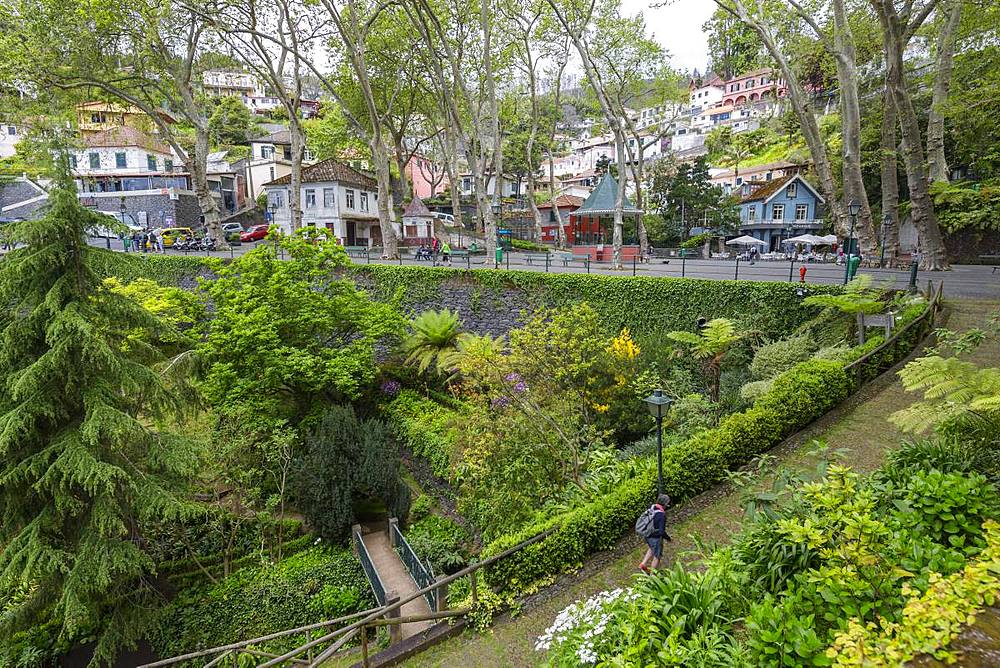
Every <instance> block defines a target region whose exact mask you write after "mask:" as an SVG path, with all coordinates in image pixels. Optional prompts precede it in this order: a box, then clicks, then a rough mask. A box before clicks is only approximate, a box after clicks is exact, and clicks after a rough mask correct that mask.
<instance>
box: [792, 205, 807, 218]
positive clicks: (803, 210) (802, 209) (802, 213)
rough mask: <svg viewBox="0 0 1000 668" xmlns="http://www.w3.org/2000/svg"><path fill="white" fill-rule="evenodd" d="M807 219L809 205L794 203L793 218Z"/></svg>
mask: <svg viewBox="0 0 1000 668" xmlns="http://www.w3.org/2000/svg"><path fill="white" fill-rule="evenodd" d="M808 219H809V205H808V204H796V205H795V220H808Z"/></svg>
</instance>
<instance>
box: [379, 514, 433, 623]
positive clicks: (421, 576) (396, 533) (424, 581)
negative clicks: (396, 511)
mask: <svg viewBox="0 0 1000 668" xmlns="http://www.w3.org/2000/svg"><path fill="white" fill-rule="evenodd" d="M389 540H390V541H392V547H393V549H395V550H396V553H397V554H398V555H399V559H400V561H402V562H403V565H404V566H406V570H407V572H409V574H410V577H411V578H413V581H414V582H415V583H416V584H417V588H419V589H424V588H425V587H429V586H431V585H432V584H434V583H435V578H434V569H433V568H431V565H430V563H424V562H423V561H421V560H420V557H419V556H418V555H417V553H416V552H414V551H413V548H412V547H411V546H410V543H409V541H407V540H406V536H404V535H403V532H402V531H400V529H399V520H398V519H396V518H395V517H392V518H390V519H389ZM440 595H441V592H440V590H438V589H432V590H430V591H429V592H427V593H426V594H424V598H425V599H427V605H428V606H429V607H430V609H431V611H435V610H437V609H438V597H439V596H440Z"/></svg>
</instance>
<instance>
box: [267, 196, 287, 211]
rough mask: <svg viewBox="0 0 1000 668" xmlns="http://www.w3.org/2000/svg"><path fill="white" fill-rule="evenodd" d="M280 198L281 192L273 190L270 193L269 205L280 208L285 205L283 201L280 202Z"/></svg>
mask: <svg viewBox="0 0 1000 668" xmlns="http://www.w3.org/2000/svg"><path fill="white" fill-rule="evenodd" d="M281 200H282V197H281V192H273V193H271V202H270V206H272V207H273V208H275V209H280V208H281V207H283V206H284V205H285V204H284V202H282V201H281Z"/></svg>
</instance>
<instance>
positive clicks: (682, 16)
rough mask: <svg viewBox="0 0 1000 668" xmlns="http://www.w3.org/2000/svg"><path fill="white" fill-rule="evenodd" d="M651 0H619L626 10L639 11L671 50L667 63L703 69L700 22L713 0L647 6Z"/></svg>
mask: <svg viewBox="0 0 1000 668" xmlns="http://www.w3.org/2000/svg"><path fill="white" fill-rule="evenodd" d="M649 5H650V0H622V9H623V10H624V12H625V13H626V14H629V15H635V14H638V13H640V12H641V13H642V14H643V15H644V16H645V17H646V26H647V27H648V29H649V31H650V32H652V33H653V34H654V35H655V36H656V39H657V41H658V42H659V43H660V44H662V45H663V46H664V47H665V48H666V49H667V51H669V52H670V56H671V58H670V64H671V65H672V66H673V67H674V68H675V69H678V70H694V69H698V70H699V71H701V72H704V71H705V67H706V65H707V64H708V38H707V36H706V35H705V33H703V32H702V30H701V26H702V25H703V24H704V23H705V21H707V20H708V19H709V18H710V17H711V16H712V12H713V11H714V10H715V3H714V2H712V0H673V1H672V2H671V3H670V4H669V5H667V6H666V7H656V8H650V7H649Z"/></svg>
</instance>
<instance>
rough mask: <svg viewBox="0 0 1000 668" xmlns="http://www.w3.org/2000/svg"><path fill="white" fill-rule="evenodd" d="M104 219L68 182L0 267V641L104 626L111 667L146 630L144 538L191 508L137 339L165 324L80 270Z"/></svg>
mask: <svg viewBox="0 0 1000 668" xmlns="http://www.w3.org/2000/svg"><path fill="white" fill-rule="evenodd" d="M101 222H102V221H100V220H99V219H98V216H97V214H94V213H92V212H90V211H88V210H86V209H84V208H83V207H82V206H81V205H80V204H79V202H78V201H77V197H76V189H75V188H74V186H73V184H72V182H70V181H69V179H68V177H64V178H63V179H62V180H61V181H60V182H59V183H58V186H57V187H56V188H54V189H53V191H52V192H51V195H50V204H49V208H48V210H47V212H46V215H45V216H44V217H43V218H42V219H41V220H39V221H33V222H28V223H21V224H17V225H15V227H14V229H13V230H12V231H11V233H10V234H11V237H12V238H13V239H14V240H15V241H17V242H20V243H23V244H25V245H24V246H23V247H21V248H18V249H16V250H13V251H10V252H9V253H8V254H7V255H6V257H5V258H4V260H3V262H2V263H0V301H2V302H3V303H4V304H6V305H7V308H5V309H4V310H3V312H2V314H0V339H2V345H0V592H2V593H0V610H2V611H3V614H2V615H0V638H3V639H4V641H5V642H6V641H7V640H9V639H10V638H11V636H12V635H15V634H17V633H18V632H19V631H22V630H28V629H32V628H34V627H36V626H40V625H42V624H51V625H54V627H55V628H57V629H58V631H59V634H60V635H61V636H62V638H63V639H64V640H69V639H77V638H80V637H82V636H84V635H86V634H88V633H90V632H93V631H96V630H100V631H101V636H100V640H99V642H98V644H97V649H96V655H97V657H99V658H100V659H104V660H107V659H109V658H110V657H111V656H113V651H114V648H115V647H116V646H117V645H119V644H121V643H123V642H124V643H128V642H133V641H134V640H135V639H137V637H139V635H140V634H141V633H142V632H143V629H144V628H146V625H147V623H148V616H147V615H146V613H145V611H146V609H147V608H148V607H150V606H152V605H154V604H155V601H156V600H157V598H158V596H159V594H158V592H157V591H156V590H155V587H154V584H153V581H152V579H151V578H150V576H151V575H152V574H153V573H154V570H155V566H154V563H153V559H152V557H151V556H150V555H149V554H148V553H147V552H146V551H145V550H144V548H143V545H142V533H143V531H144V529H145V528H146V527H148V526H149V525H150V524H151V523H153V522H159V521H163V520H179V519H183V518H187V517H190V516H192V515H194V514H196V513H197V510H196V509H195V508H193V507H192V506H191V505H189V504H186V503H185V502H184V500H183V498H182V497H181V495H180V494H179V493H180V492H182V490H183V485H184V484H185V483H184V481H185V480H186V479H189V478H190V477H191V476H193V475H194V473H195V471H196V465H197V458H196V453H195V452H194V450H193V448H192V447H190V445H189V444H188V443H187V442H186V441H185V440H184V439H182V438H179V437H176V436H175V435H173V434H172V433H171V432H170V431H169V426H170V424H171V423H172V420H173V417H174V416H176V415H177V414H178V413H179V411H180V410H181V408H182V407H183V401H182V397H181V396H180V392H179V389H180V388H179V386H178V385H176V384H173V383H171V382H169V381H168V380H166V379H165V378H164V376H163V375H161V373H160V372H159V370H158V369H157V368H156V367H157V366H158V365H160V364H161V363H162V362H164V360H165V358H164V356H163V354H162V352H161V351H160V350H159V349H158V348H157V347H156V346H154V345H152V344H151V343H148V342H147V340H153V339H155V336H153V337H150V338H149V339H147V337H144V336H137V335H136V333H137V332H152V333H154V334H155V332H158V331H162V327H161V325H160V324H159V323H158V321H157V320H156V318H155V317H153V316H152V315H151V314H150V313H149V312H148V311H146V310H144V309H142V308H141V307H139V306H138V305H137V304H135V303H134V302H133V301H132V300H131V299H129V298H128V297H125V296H124V295H121V294H119V293H118V292H116V291H114V290H111V289H109V288H108V287H107V286H105V285H104V284H103V283H102V281H101V279H100V278H99V277H98V275H97V274H95V273H94V272H93V271H92V270H91V268H90V264H89V262H88V260H89V258H90V255H91V253H92V251H91V250H90V248H89V246H87V244H86V234H87V231H88V230H90V229H92V228H94V227H96V226H98V225H100V224H101Z"/></svg>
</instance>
